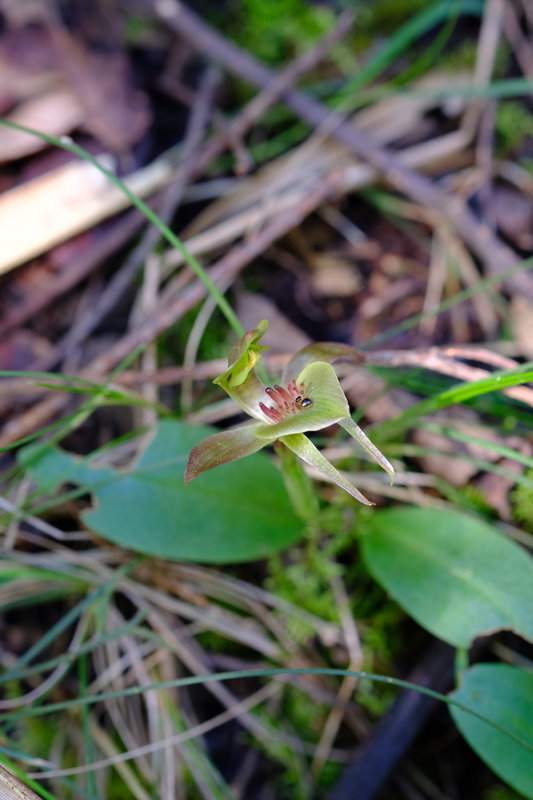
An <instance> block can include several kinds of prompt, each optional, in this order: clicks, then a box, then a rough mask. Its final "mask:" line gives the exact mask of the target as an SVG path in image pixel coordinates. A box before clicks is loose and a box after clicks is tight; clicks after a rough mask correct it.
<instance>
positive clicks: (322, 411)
mask: <svg viewBox="0 0 533 800" xmlns="http://www.w3.org/2000/svg"><path fill="white" fill-rule="evenodd" d="M296 383H297V384H298V385H299V384H300V383H303V384H304V386H305V388H304V390H303V391H304V393H305V397H306V398H307V399H308V400H311V405H310V406H308V407H303V408H299V409H298V410H297V411H295V413H294V414H292V415H291V416H289V417H287V418H286V419H284V420H282V421H281V422H270V423H268V422H267V423H265V424H264V425H258V426H257V428H256V436H259V437H260V438H262V439H267V440H268V441H273V440H274V439H277V438H278V437H280V436H285V435H286V434H290V433H305V431H319V430H321V429H322V428H327V427H328V425H333V423H334V422H339V421H340V420H341V419H343V418H344V417H349V416H350V409H349V407H348V401H347V400H346V395H345V394H344V392H343V390H342V387H341V385H340V383H339V379H338V378H337V376H336V374H335V370H334V369H333V367H332V366H331V364H326V363H325V361H315V362H314V363H313V364H309V365H308V366H307V367H305V369H303V370H302V372H301V373H300V374H299V375H298V377H297V378H296ZM267 402H268V401H267Z"/></svg>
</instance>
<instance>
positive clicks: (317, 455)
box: [281, 433, 374, 506]
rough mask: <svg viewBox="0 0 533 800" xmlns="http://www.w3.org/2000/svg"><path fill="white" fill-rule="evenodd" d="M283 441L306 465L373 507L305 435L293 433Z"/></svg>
mask: <svg viewBox="0 0 533 800" xmlns="http://www.w3.org/2000/svg"><path fill="white" fill-rule="evenodd" d="M281 441H282V442H283V444H285V445H286V446H287V447H288V448H289V450H292V451H293V453H296V455H297V456H299V457H300V458H301V459H302V461H305V463H306V464H309V466H310V467H314V468H315V469H316V470H318V471H319V472H321V473H322V475H324V476H325V477H326V478H327V479H328V480H330V481H333V482H334V483H336V484H337V486H340V487H341V489H344V490H345V491H346V492H348V493H349V494H351V495H352V497H355V499H356V500H359V502H360V503H363V504H364V505H365V506H373V505H374V503H372V502H371V501H370V500H367V498H366V497H365V496H364V494H361V492H360V491H359V489H356V488H355V486H354V485H353V484H351V483H350V481H349V480H347V479H346V478H345V477H344V475H343V474H342V473H341V472H339V470H338V469H335V467H334V466H333V464H330V462H329V461H328V460H327V458H326V457H325V456H323V455H322V453H321V452H320V450H317V448H316V447H315V446H314V444H313V443H312V442H311V441H310V440H309V439H308V438H307V436H304V434H303V433H293V434H290V435H288V436H283V437H282V439H281Z"/></svg>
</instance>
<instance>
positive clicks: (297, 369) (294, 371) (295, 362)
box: [281, 342, 362, 384]
mask: <svg viewBox="0 0 533 800" xmlns="http://www.w3.org/2000/svg"><path fill="white" fill-rule="evenodd" d="M338 358H350V359H351V360H355V361H357V362H360V361H361V360H362V356H361V354H360V353H358V352H357V350H355V349H354V348H353V347H350V345H347V344H341V343H340V342H315V343H314V344H308V345H307V346H306V347H303V348H302V349H301V350H298V352H297V353H295V354H294V355H293V357H292V358H291V360H290V361H289V362H288V363H287V364H286V366H285V369H284V370H283V375H282V379H281V381H282V383H283V384H287V383H290V381H292V380H293V379H294V378H296V377H297V376H298V375H299V374H300V373H301V372H302V370H303V369H305V367H307V366H308V365H309V364H312V363H313V362H315V361H327V362H328V363H329V362H331V361H336V360H337V359H338Z"/></svg>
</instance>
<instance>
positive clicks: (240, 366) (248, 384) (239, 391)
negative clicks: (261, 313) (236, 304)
mask: <svg viewBox="0 0 533 800" xmlns="http://www.w3.org/2000/svg"><path fill="white" fill-rule="evenodd" d="M267 328H268V322H267V321H266V320H262V321H261V322H260V323H259V325H258V326H257V328H255V329H254V330H251V331H248V333H245V334H244V336H243V337H242V338H241V339H239V341H238V342H236V344H234V345H233V347H232V348H231V351H230V354H229V356H228V368H227V370H225V371H224V372H223V373H222V375H219V376H218V378H215V380H214V381H213V383H216V384H217V385H218V386H221V387H222V388H223V389H224V391H226V392H227V393H228V394H229V396H230V397H231V398H233V400H235V402H236V403H237V404H238V405H239V406H240V407H241V408H242V409H243V411H246V413H247V414H250V415H251V416H252V417H255V418H256V419H259V420H263V419H264V417H263V415H262V414H261V412H260V411H259V408H258V405H259V402H260V400H262V399H263V395H264V393H265V387H264V386H263V384H262V383H261V381H260V380H259V378H258V377H257V375H256V374H255V372H254V367H255V365H256V364H257V362H258V361H259V359H260V358H261V355H260V351H261V350H267V349H268V348H267V347H263V346H262V345H259V344H257V342H258V341H259V339H261V337H262V336H264V335H265V333H266V331H267Z"/></svg>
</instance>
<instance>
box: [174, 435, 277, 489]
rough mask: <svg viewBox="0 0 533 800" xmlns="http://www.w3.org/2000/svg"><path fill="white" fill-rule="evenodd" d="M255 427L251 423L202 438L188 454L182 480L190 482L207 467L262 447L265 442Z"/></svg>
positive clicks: (242, 455) (205, 470) (234, 458)
mask: <svg viewBox="0 0 533 800" xmlns="http://www.w3.org/2000/svg"><path fill="white" fill-rule="evenodd" d="M255 428H256V425H255V424H253V423H252V424H250V425H243V426H241V427H240V428H231V429H230V430H227V431H223V432H222V433H215V434H214V435H213V436H208V438H207V439H203V440H202V441H201V442H200V443H199V444H197V445H196V447H193V449H192V450H191V452H190V454H189V460H188V462H187V468H186V470H185V476H184V478H183V480H184V482H185V483H190V482H191V481H192V480H194V478H196V477H197V476H198V475H200V474H201V473H202V472H207V470H208V469H213V467H218V466H220V465H221V464H227V463H228V462H230V461H236V460H237V459H238V458H244V456H249V455H251V454H252V453H256V452H257V451H258V450H260V449H261V448H262V447H264V446H265V444H266V442H265V441H262V440H261V439H258V438H257V436H256V435H255Z"/></svg>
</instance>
